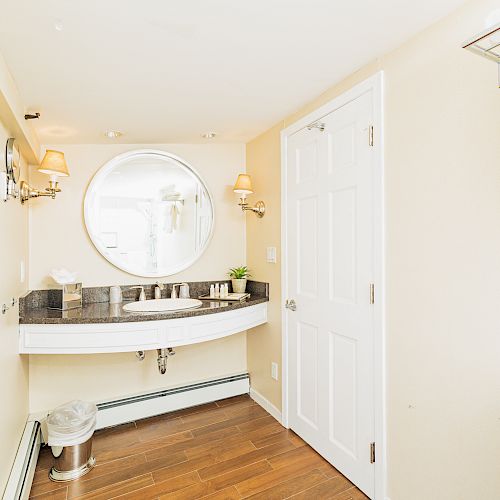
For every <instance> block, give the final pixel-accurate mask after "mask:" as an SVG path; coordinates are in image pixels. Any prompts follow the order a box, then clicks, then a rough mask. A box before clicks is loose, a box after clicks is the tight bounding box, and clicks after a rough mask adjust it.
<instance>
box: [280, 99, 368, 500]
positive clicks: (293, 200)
mask: <svg viewBox="0 0 500 500" xmlns="http://www.w3.org/2000/svg"><path fill="white" fill-rule="evenodd" d="M372 99H373V97H372V93H371V92H367V93H365V94H364V95H362V96H360V97H358V98H357V99H355V100H353V101H351V102H349V103H348V104H346V105H344V106H343V107H341V108H339V109H337V110H336V111H333V112H332V113H330V114H329V115H327V116H326V117H324V118H322V119H321V120H319V121H318V122H316V123H315V124H314V126H313V127H305V128H303V129H301V130H300V131H298V132H296V133H295V134H293V135H291V136H290V137H288V141H287V146H286V156H287V158H286V165H287V172H286V178H287V184H286V190H287V193H286V196H287V206H286V209H287V228H286V235H287V236H286V241H285V244H286V252H287V283H288V286H287V297H288V298H289V299H293V300H294V301H295V303H296V310H295V311H293V310H288V312H287V315H288V317H287V324H288V388H289V389H288V418H289V425H290V427H291V428H292V429H293V430H294V431H295V432H297V433H298V434H299V435H300V436H302V437H303V438H304V439H305V440H306V441H307V442H308V443H309V444H310V445H311V446H312V447H313V448H315V449H316V450H317V451H318V452H319V453H321V454H322V455H323V456H324V457H325V458H326V459H327V460H328V461H330V462H331V463H332V464H333V465H334V466H335V467H337V468H338V469H339V470H340V471H341V472H342V473H343V474H344V475H346V476H347V477H348V478H349V479H350V480H351V481H352V482H354V483H355V484H356V485H357V486H358V487H359V488H360V489H362V490H363V491H364V492H365V493H366V494H367V495H368V496H370V497H372V498H373V494H374V465H373V464H372V463H371V460H370V458H371V456H370V445H371V443H372V442H373V441H374V399H373V387H374V386H373V306H372V305H371V291H370V285H371V283H372V282H373V279H374V272H373V269H374V242H373V238H374V219H373V218H374V209H373V204H374V192H373V190H374V187H373V170H372V169H373V160H372V150H373V148H371V146H370V142H369V139H370V133H369V130H370V126H371V124H372V120H373V117H372V109H373V102H372Z"/></svg>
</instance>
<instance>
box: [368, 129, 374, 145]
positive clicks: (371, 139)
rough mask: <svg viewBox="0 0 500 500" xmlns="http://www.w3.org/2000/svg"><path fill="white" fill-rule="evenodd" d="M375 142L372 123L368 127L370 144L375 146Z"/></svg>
mask: <svg viewBox="0 0 500 500" xmlns="http://www.w3.org/2000/svg"><path fill="white" fill-rule="evenodd" d="M374 144H375V141H374V139H373V125H370V126H369V127H368V145H369V146H373V145H374Z"/></svg>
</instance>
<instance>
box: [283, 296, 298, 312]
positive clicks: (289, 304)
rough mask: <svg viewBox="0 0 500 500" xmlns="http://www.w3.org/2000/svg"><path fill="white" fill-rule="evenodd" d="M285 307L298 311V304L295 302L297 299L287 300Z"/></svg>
mask: <svg viewBox="0 0 500 500" xmlns="http://www.w3.org/2000/svg"><path fill="white" fill-rule="evenodd" d="M285 307H286V308H287V309H290V311H296V310H297V304H296V303H295V300H293V299H290V300H288V299H287V301H286V302H285Z"/></svg>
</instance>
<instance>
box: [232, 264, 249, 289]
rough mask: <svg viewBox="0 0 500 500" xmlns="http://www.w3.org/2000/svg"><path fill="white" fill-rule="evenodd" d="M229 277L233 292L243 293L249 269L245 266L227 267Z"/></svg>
mask: <svg viewBox="0 0 500 500" xmlns="http://www.w3.org/2000/svg"><path fill="white" fill-rule="evenodd" d="M228 274H229V277H230V278H231V283H232V284H233V292H234V293H245V290H246V287H247V278H250V276H251V275H250V271H249V270H248V267H247V266H240V267H233V268H231V269H229V273H228Z"/></svg>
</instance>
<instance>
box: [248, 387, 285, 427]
mask: <svg viewBox="0 0 500 500" xmlns="http://www.w3.org/2000/svg"><path fill="white" fill-rule="evenodd" d="M250 397H251V398H252V399H253V400H254V401H255V402H256V403H257V404H259V405H260V406H262V408H264V410H266V411H267V412H268V413H270V414H271V415H272V416H273V417H274V418H275V419H276V420H277V421H278V422H279V423H280V424H281V423H282V421H281V411H280V410H278V408H276V406H274V405H273V404H272V403H271V402H270V401H269V400H268V399H266V398H265V397H264V396H263V395H262V394H260V393H259V392H257V391H256V390H255V389H252V388H250Z"/></svg>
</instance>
